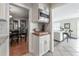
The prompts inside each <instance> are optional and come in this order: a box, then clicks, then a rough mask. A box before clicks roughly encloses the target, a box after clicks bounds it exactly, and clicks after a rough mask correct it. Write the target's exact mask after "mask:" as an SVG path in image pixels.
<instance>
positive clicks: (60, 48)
mask: <svg viewBox="0 0 79 59" xmlns="http://www.w3.org/2000/svg"><path fill="white" fill-rule="evenodd" d="M45 56H79V39H69V41H68V42H67V41H66V40H65V41H63V42H56V41H55V49H54V53H50V52H48V53H47V54H45Z"/></svg>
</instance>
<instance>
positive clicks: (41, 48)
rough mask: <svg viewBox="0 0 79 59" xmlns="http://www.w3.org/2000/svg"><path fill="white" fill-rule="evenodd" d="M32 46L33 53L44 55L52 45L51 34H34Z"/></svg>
mask: <svg viewBox="0 0 79 59" xmlns="http://www.w3.org/2000/svg"><path fill="white" fill-rule="evenodd" d="M32 40H33V41H32V48H33V55H39V56H41V55H44V54H45V53H46V52H48V51H49V48H50V47H49V46H50V43H49V42H50V35H49V34H48V35H44V36H36V35H33V39H32Z"/></svg>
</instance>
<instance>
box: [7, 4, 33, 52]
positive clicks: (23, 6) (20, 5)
mask: <svg viewBox="0 0 79 59" xmlns="http://www.w3.org/2000/svg"><path fill="white" fill-rule="evenodd" d="M9 5H15V6H18V7H21V8H24V9H28V11H29V19H28V22H29V23H28V36H29V39H28V41H29V43H28V44H29V53H31V26H30V24H31V20H32V9H31V7H29V6H27V5H23V4H20V3H10V4H9ZM9 48H10V45H9ZM9 53H10V52H9ZM9 53H8V54H9Z"/></svg>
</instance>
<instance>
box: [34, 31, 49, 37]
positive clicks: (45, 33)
mask: <svg viewBox="0 0 79 59" xmlns="http://www.w3.org/2000/svg"><path fill="white" fill-rule="evenodd" d="M32 34H34V35H36V36H44V35H48V32H34V33H32Z"/></svg>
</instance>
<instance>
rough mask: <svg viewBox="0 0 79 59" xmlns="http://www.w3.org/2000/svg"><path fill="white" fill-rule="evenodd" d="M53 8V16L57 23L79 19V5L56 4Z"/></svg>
mask: <svg viewBox="0 0 79 59" xmlns="http://www.w3.org/2000/svg"><path fill="white" fill-rule="evenodd" d="M52 5H53V4H52ZM53 6H54V7H53ZM53 6H52V7H53V9H54V15H53V16H54V20H56V21H59V20H66V19H73V18H74V19H75V18H79V3H67V4H54V5H53Z"/></svg>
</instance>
